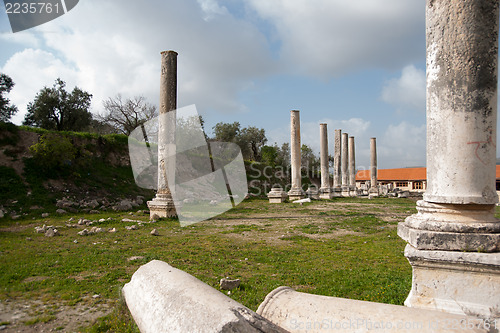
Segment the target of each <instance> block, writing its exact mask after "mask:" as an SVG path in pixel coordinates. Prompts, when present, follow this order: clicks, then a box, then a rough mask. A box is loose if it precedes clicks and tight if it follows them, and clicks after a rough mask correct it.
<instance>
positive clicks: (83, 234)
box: [78, 229, 89, 236]
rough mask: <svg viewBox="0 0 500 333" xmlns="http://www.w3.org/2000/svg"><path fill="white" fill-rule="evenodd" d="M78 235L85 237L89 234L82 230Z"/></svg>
mask: <svg viewBox="0 0 500 333" xmlns="http://www.w3.org/2000/svg"><path fill="white" fill-rule="evenodd" d="M78 234H79V235H80V236H87V235H88V234H89V231H88V230H87V229H83V230H82V231H79V232H78Z"/></svg>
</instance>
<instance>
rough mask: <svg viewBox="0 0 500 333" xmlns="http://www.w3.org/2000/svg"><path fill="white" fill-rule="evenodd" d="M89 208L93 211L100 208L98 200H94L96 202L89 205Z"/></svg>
mask: <svg viewBox="0 0 500 333" xmlns="http://www.w3.org/2000/svg"><path fill="white" fill-rule="evenodd" d="M87 207H90V208H92V209H95V208H97V207H99V202H97V200H96V199H94V200H92V201H91V202H89V203H88V204H87Z"/></svg>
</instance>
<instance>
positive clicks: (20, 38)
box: [0, 31, 40, 48]
mask: <svg viewBox="0 0 500 333" xmlns="http://www.w3.org/2000/svg"><path fill="white" fill-rule="evenodd" d="M0 40H2V41H3V42H9V43H15V44H19V45H23V46H27V47H35V48H36V47H39V46H40V40H39V39H38V38H37V37H36V35H35V34H34V33H32V32H30V31H20V32H17V33H15V34H14V33H11V32H2V33H0Z"/></svg>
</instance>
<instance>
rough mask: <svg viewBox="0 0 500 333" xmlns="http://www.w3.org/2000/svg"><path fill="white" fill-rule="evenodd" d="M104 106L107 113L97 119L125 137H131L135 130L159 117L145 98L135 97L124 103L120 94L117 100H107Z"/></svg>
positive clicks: (154, 108) (154, 107)
mask: <svg viewBox="0 0 500 333" xmlns="http://www.w3.org/2000/svg"><path fill="white" fill-rule="evenodd" d="M103 105H104V110H105V112H104V114H102V115H98V116H97V118H98V119H99V120H100V121H101V122H103V123H105V124H108V125H111V126H112V127H114V128H115V129H116V131H118V132H120V133H123V134H125V135H130V133H132V131H133V130H134V129H135V128H137V127H139V126H141V125H142V124H144V123H145V122H146V121H148V120H151V119H153V118H154V117H156V116H157V115H158V113H157V110H156V106H154V105H152V104H150V103H148V102H147V101H146V98H145V97H144V96H135V97H133V98H127V99H126V100H125V101H123V100H122V96H121V95H120V94H118V95H116V97H115V98H111V97H110V98H108V99H107V100H105V101H104V102H103Z"/></svg>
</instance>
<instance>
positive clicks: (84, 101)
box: [23, 78, 92, 131]
mask: <svg viewBox="0 0 500 333" xmlns="http://www.w3.org/2000/svg"><path fill="white" fill-rule="evenodd" d="M65 87H66V83H65V82H64V81H63V80H61V79H60V78H58V79H56V82H55V83H54V85H53V86H52V88H47V87H44V88H43V89H42V90H40V92H39V93H38V94H37V95H36V96H35V100H34V101H33V102H30V103H29V104H28V107H27V109H28V113H27V114H26V116H25V118H24V122H23V124H24V125H29V126H35V127H41V128H45V129H50V130H57V131H82V130H85V129H86V128H87V127H88V126H89V125H90V123H91V121H92V114H91V113H90V111H89V108H90V101H91V99H92V95H91V94H89V93H88V92H86V91H83V90H81V89H80V88H78V87H75V88H74V89H73V91H72V92H71V93H68V92H67V91H66V90H65V89H64V88H65Z"/></svg>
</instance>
